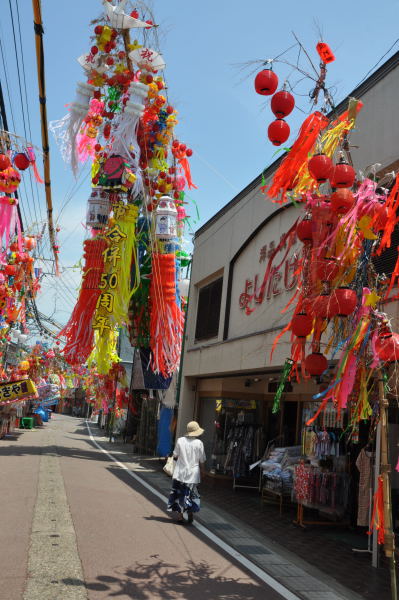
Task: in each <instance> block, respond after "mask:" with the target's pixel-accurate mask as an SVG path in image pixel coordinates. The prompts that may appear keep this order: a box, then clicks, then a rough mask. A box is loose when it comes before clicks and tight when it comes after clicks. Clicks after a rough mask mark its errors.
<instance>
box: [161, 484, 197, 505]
mask: <svg viewBox="0 0 399 600" xmlns="http://www.w3.org/2000/svg"><path fill="white" fill-rule="evenodd" d="M199 510H200V495H199V492H198V487H197V485H196V484H195V483H182V482H181V481H177V479H173V480H172V490H171V492H170V495H169V500H168V507H167V511H168V512H179V513H181V512H193V513H195V512H199Z"/></svg>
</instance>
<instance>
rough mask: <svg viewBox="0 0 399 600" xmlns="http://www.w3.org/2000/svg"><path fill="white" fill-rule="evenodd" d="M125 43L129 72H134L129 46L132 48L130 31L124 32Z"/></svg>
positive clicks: (125, 30)
mask: <svg viewBox="0 0 399 600" xmlns="http://www.w3.org/2000/svg"><path fill="white" fill-rule="evenodd" d="M122 37H123V43H124V45H125V53H126V63H127V68H128V69H129V71H133V63H132V59H131V58H130V57H129V52H130V50H129V46H130V29H123V30H122Z"/></svg>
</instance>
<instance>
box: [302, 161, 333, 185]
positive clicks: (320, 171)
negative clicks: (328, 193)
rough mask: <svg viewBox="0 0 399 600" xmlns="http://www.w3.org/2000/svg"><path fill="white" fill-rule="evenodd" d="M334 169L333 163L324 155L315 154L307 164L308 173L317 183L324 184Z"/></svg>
mask: <svg viewBox="0 0 399 600" xmlns="http://www.w3.org/2000/svg"><path fill="white" fill-rule="evenodd" d="M333 168H334V165H333V162H332V160H331V158H330V157H329V156H326V155H325V154H315V155H314V156H312V158H311V159H310V161H309V162H308V169H309V173H310V174H311V176H312V177H313V179H316V181H317V183H324V182H325V181H327V179H329V177H330V175H331V173H332V170H333Z"/></svg>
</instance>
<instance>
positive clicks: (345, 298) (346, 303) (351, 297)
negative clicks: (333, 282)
mask: <svg viewBox="0 0 399 600" xmlns="http://www.w3.org/2000/svg"><path fill="white" fill-rule="evenodd" d="M334 300H335V303H336V308H337V311H336V314H337V315H338V316H339V317H347V316H349V315H351V314H352V313H353V311H354V310H355V308H356V305H357V296H356V292H355V290H352V289H350V288H346V287H341V288H338V289H336V290H335V291H334Z"/></svg>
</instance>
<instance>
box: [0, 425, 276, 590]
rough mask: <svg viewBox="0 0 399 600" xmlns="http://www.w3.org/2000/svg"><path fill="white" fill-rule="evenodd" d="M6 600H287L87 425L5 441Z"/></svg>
mask: <svg viewBox="0 0 399 600" xmlns="http://www.w3.org/2000/svg"><path fill="white" fill-rule="evenodd" d="M0 490H1V493H0V519H1V527H0V565H1V567H0V599H2V600H19V599H23V600H36V599H37V600H39V599H40V600H47V599H48V600H75V599H77V600H80V599H81V598H82V599H84V598H89V599H91V600H102V599H104V598H117V599H118V600H125V599H134V600H158V599H162V600H168V599H188V600H204V599H208V598H209V599H212V600H214V599H221V600H241V599H246V600H258V599H259V600H260V599H262V600H265V599H267V600H280V599H281V598H282V596H280V595H279V594H278V593H276V592H275V591H274V590H273V589H271V588H269V587H268V586H267V585H266V584H265V583H264V582H262V581H260V580H258V579H257V578H256V577H255V576H254V575H253V574H251V573H250V572H247V571H246V570H245V569H244V568H243V567H242V566H240V565H239V564H237V563H236V562H235V560H234V558H233V557H231V556H229V555H228V554H227V553H224V552H223V551H221V550H220V548H218V547H217V546H214V545H213V543H212V542H211V541H209V540H208V539H207V538H206V537H205V536H203V535H202V534H201V533H200V532H199V531H198V530H196V529H194V528H191V527H190V526H182V525H178V524H176V523H175V522H174V521H172V520H171V518H170V516H169V515H168V514H167V513H166V512H165V506H164V505H163V503H162V502H161V501H160V500H159V499H158V498H156V497H155V496H153V495H152V494H151V493H150V492H148V491H147V490H145V489H144V488H143V487H142V486H141V485H140V484H139V483H137V482H136V481H134V480H133V479H132V478H131V477H130V476H129V474H128V473H127V472H126V471H125V470H124V469H122V468H121V467H120V466H118V465H117V464H115V462H112V461H111V460H110V459H109V457H107V456H106V455H105V454H103V453H102V452H101V451H100V450H99V449H98V448H96V447H95V446H94V445H93V443H92V442H91V441H90V438H89V436H88V433H87V429H86V426H85V425H84V423H83V422H82V421H81V420H78V419H75V418H72V417H66V416H61V415H55V416H54V417H53V419H52V420H51V421H50V423H48V424H46V425H45V426H44V427H43V429H40V430H39V429H37V430H35V431H27V432H22V433H20V434H19V435H16V436H15V438H10V439H5V440H2V441H0Z"/></svg>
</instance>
